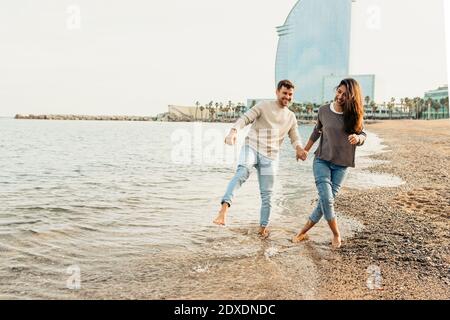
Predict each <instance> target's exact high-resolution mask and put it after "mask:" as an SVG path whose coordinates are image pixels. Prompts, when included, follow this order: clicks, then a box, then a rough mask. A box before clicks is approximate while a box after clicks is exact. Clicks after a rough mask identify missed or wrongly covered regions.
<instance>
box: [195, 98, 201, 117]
mask: <svg viewBox="0 0 450 320" xmlns="http://www.w3.org/2000/svg"><path fill="white" fill-rule="evenodd" d="M199 106H200V102H198V101H197V102H196V103H195V107H196V108H195V119H194V120H195V121H197V110H198V107H199Z"/></svg>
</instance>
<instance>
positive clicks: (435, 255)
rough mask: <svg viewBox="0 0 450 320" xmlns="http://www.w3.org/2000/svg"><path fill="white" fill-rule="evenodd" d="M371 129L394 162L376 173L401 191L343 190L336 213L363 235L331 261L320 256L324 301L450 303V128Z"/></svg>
mask: <svg viewBox="0 0 450 320" xmlns="http://www.w3.org/2000/svg"><path fill="white" fill-rule="evenodd" d="M367 129H368V130H370V131H372V132H374V133H376V134H377V135H379V136H380V138H382V139H383V143H384V144H385V145H386V146H387V148H388V150H387V152H384V153H381V154H378V155H375V156H372V159H375V160H384V161H389V162H388V163H383V164H378V165H376V166H374V167H372V168H370V169H369V170H370V171H372V172H377V173H380V172H381V173H387V174H393V175H396V176H399V177H401V178H402V179H403V180H404V181H405V184H403V185H401V186H399V187H394V188H375V189H370V190H364V191H358V190H354V189H352V190H350V189H348V188H347V189H346V188H344V189H343V191H342V192H341V194H340V196H339V197H338V199H337V203H336V209H337V211H338V212H341V213H342V214H344V215H345V216H347V217H351V218H355V219H357V220H358V221H360V222H361V223H362V224H363V225H364V228H363V230H361V231H360V232H357V233H356V234H355V235H354V236H353V237H350V238H347V239H344V243H343V247H342V248H341V250H339V251H338V252H333V253H331V254H323V255H321V254H320V253H317V252H316V253H315V256H314V260H316V263H317V265H318V266H319V270H320V273H321V275H322V276H321V277H320V279H321V280H320V285H319V292H318V297H317V298H319V299H449V298H450V255H449V253H450V246H449V245H450V223H449V218H450V174H449V171H450V121H449V120H438V121H409V120H407V121H385V122H379V123H374V124H370V125H368V127H367Z"/></svg>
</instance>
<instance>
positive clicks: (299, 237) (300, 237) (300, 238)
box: [292, 233, 309, 243]
mask: <svg viewBox="0 0 450 320" xmlns="http://www.w3.org/2000/svg"><path fill="white" fill-rule="evenodd" d="M308 239H309V236H308V235H307V234H306V233H299V234H297V235H296V236H295V237H293V238H292V242H293V243H299V242H302V241H305V240H308Z"/></svg>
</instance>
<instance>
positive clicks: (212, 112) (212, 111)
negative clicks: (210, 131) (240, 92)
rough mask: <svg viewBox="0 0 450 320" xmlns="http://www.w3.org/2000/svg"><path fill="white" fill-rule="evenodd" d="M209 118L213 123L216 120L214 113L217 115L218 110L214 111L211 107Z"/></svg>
mask: <svg viewBox="0 0 450 320" xmlns="http://www.w3.org/2000/svg"><path fill="white" fill-rule="evenodd" d="M208 110H209V118H210V119H211V121H212V120H213V119H214V113H216V109H214V108H213V107H209V108H208Z"/></svg>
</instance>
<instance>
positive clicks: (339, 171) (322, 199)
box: [309, 157, 347, 223]
mask: <svg viewBox="0 0 450 320" xmlns="http://www.w3.org/2000/svg"><path fill="white" fill-rule="evenodd" d="M313 172H314V178H315V181H316V187H317V191H318V192H319V202H318V203H317V206H316V208H315V209H314V211H313V213H312V214H311V216H310V217H309V219H310V220H311V221H312V222H314V223H317V222H319V220H320V219H321V218H322V216H325V220H327V221H331V220H333V219H335V218H336V214H335V212H334V199H335V198H336V195H337V193H338V192H339V189H340V188H341V186H342V183H343V182H344V180H345V177H346V173H347V167H343V166H339V165H336V164H334V163H331V162H329V161H325V160H321V159H319V158H317V157H316V158H315V159H314V163H313Z"/></svg>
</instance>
